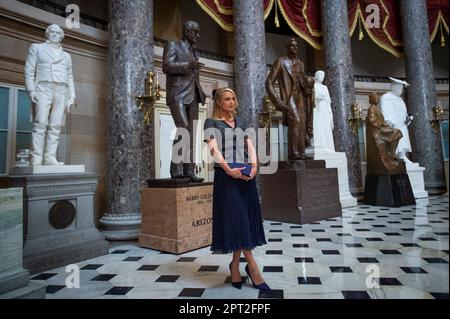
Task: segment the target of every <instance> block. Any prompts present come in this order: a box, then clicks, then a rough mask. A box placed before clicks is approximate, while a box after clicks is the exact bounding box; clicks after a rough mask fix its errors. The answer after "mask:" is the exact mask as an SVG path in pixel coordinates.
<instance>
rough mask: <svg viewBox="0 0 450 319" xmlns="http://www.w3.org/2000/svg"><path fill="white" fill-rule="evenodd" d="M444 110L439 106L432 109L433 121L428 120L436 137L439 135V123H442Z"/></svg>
mask: <svg viewBox="0 0 450 319" xmlns="http://www.w3.org/2000/svg"><path fill="white" fill-rule="evenodd" d="M444 120H445V118H444V110H443V109H442V107H441V106H435V107H433V119H432V120H430V122H431V127H432V128H433V130H434V133H435V134H436V135H440V134H441V122H442V121H444Z"/></svg>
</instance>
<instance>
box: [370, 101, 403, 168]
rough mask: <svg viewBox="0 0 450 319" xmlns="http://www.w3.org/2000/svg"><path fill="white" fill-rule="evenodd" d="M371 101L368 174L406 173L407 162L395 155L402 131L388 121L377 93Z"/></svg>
mask: <svg viewBox="0 0 450 319" xmlns="http://www.w3.org/2000/svg"><path fill="white" fill-rule="evenodd" d="M369 103H370V107H369V111H368V113H367V118H366V147H367V175H386V174H387V175H396V174H405V173H406V167H405V162H404V161H403V160H401V159H400V158H399V157H398V156H397V155H395V150H396V149H397V145H398V142H399V141H400V139H401V138H402V136H403V135H402V132H401V131H400V130H398V129H394V128H391V127H390V126H389V125H388V124H387V123H386V121H385V120H384V116H383V114H382V113H381V110H380V108H379V106H378V103H379V98H378V96H377V95H376V94H375V93H371V94H370V95H369Z"/></svg>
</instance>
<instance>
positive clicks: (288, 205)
mask: <svg viewBox="0 0 450 319" xmlns="http://www.w3.org/2000/svg"><path fill="white" fill-rule="evenodd" d="M261 190H262V194H261V195H262V206H261V208H262V214H263V217H264V219H266V220H273V221H279V222H285V223H292V224H308V223H312V222H316V221H320V220H326V219H330V218H335V217H341V216H342V206H341V203H340V201H339V183H338V172H337V169H336V168H325V161H313V160H304V161H291V162H280V163H279V166H278V171H277V172H276V173H275V174H271V175H269V174H265V175H261Z"/></svg>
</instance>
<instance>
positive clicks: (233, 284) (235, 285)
mask: <svg viewBox="0 0 450 319" xmlns="http://www.w3.org/2000/svg"><path fill="white" fill-rule="evenodd" d="M231 264H232V262H231V263H230V265H229V267H230V274H231ZM231 285H232V286H233V287H234V288H237V289H242V280H241V281H236V282H233V279H231Z"/></svg>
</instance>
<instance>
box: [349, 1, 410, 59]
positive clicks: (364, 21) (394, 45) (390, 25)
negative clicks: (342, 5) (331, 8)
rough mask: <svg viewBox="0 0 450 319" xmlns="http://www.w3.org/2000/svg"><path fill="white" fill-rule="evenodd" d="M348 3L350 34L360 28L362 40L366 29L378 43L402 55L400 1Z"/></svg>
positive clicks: (392, 52) (387, 49) (385, 48)
mask: <svg viewBox="0 0 450 319" xmlns="http://www.w3.org/2000/svg"><path fill="white" fill-rule="evenodd" d="M347 5H348V12H349V24H350V35H353V33H354V32H355V31H356V30H358V31H359V39H360V40H362V39H363V38H364V31H365V32H366V33H367V34H368V35H369V37H370V38H371V39H372V41H373V42H374V43H375V44H376V45H378V46H379V47H381V48H383V49H384V50H386V51H388V52H389V53H391V54H393V55H394V56H396V57H400V56H402V54H403V48H402V33H401V31H402V29H401V24H400V6H399V2H398V1H396V0H347ZM378 17H379V19H378ZM363 29H364V31H363Z"/></svg>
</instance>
